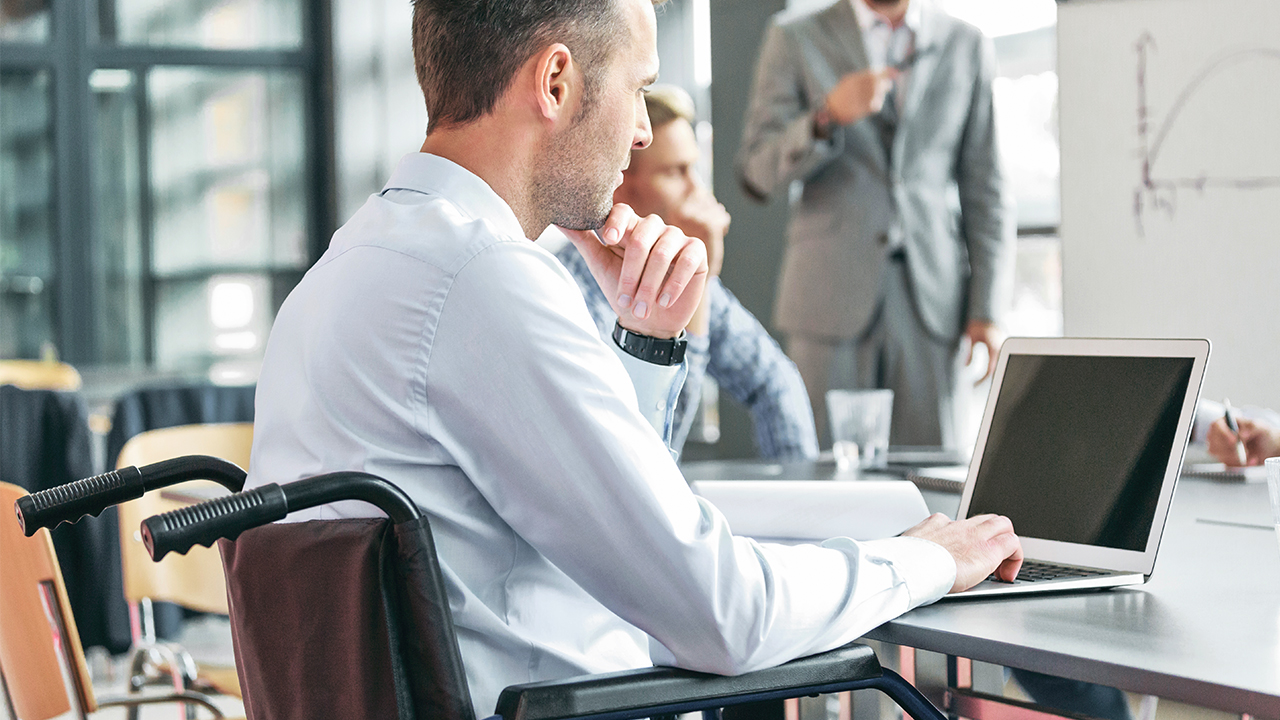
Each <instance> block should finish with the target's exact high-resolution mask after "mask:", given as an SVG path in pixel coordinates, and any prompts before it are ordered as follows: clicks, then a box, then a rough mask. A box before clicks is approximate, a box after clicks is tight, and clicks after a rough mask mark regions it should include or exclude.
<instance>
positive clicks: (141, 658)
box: [117, 423, 253, 697]
mask: <svg viewBox="0 0 1280 720" xmlns="http://www.w3.org/2000/svg"><path fill="white" fill-rule="evenodd" d="M252 445H253V424H252V423H222V424H209V425H183V426H179V427H171V428H163V429H160V430H150V431H148V432H144V433H141V434H139V435H135V436H134V437H133V438H131V439H130V440H129V441H128V442H127V443H125V445H124V447H123V448H122V449H121V451H120V457H119V460H118V461H117V467H126V466H129V465H135V466H138V467H142V466H144V465H150V464H151V463H155V462H159V461H161V460H168V459H171V458H175V457H181V456H183V455H196V454H199V455H212V456H214V457H218V458H222V459H224V460H227V461H229V462H232V463H235V464H236V465H239V466H240V467H242V468H246V469H247V468H248V466H249V450H250V448H251V446H252ZM226 492H227V491H226V489H225V488H223V487H221V486H220V485H218V484H217V483H214V482H211V481H208V480H195V481H191V482H186V483H179V484H177V485H174V486H172V487H170V488H166V489H164V490H161V491H152V492H149V493H147V494H146V495H143V496H142V497H141V498H139V499H137V500H131V501H129V502H126V503H123V504H121V505H120V506H118V512H119V514H120V555H121V561H122V565H123V570H124V595H125V599H126V600H127V601H128V603H129V615H130V625H131V630H132V632H133V642H134V650H133V653H134V656H133V657H134V662H133V666H134V667H133V672H134V677H135V679H136V680H137V682H138V683H142V682H144V680H143V679H142V678H143V676H144V675H145V673H144V669H145V666H146V665H147V664H148V662H149V661H150V660H154V659H156V658H154V657H152V656H153V655H154V653H153V652H152V651H153V650H154V649H155V648H158V647H161V646H160V645H159V644H158V643H157V641H156V634H155V628H154V624H153V622H152V620H151V603H152V602H153V601H165V602H171V603H175V604H177V605H181V606H183V607H186V608H191V609H193V610H200V611H202V612H210V613H218V614H222V615H226V614H228V608H227V590H226V580H225V578H224V576H223V572H222V560H221V558H220V557H219V556H218V553H217V551H215V550H211V549H209V548H196V549H195V550H194V551H192V552H190V553H187V554H186V555H185V556H182V555H174V556H171V557H168V558H165V559H164V560H163V561H161V562H159V563H153V562H152V561H151V558H150V557H149V556H148V555H147V551H146V548H144V547H143V545H142V539H141V536H140V535H139V534H138V526H139V524H140V523H141V522H142V520H143V519H145V518H148V517H150V516H152V515H158V514H160V513H164V512H169V511H171V510H176V509H178V508H181V507H184V506H186V505H189V504H191V502H193V501H196V502H198V501H199V500H202V499H206V498H208V497H213V496H218V495H225V494H226ZM172 649H173V650H174V654H175V655H176V656H177V660H178V662H179V663H181V664H182V668H180V669H181V670H183V671H184V672H185V673H186V674H188V675H192V674H194V675H195V676H196V677H198V678H199V680H201V681H203V683H204V684H205V685H207V686H209V687H210V688H211V689H213V690H216V691H217V692H219V693H222V694H227V695H235V696H236V697H239V696H240V685H239V681H238V679H237V677H236V671H235V668H234V667H217V666H210V665H202V666H199V667H196V666H195V665H194V664H193V663H191V662H190V659H189V658H190V656H189V655H185V654H184V653H183V652H182V651H181V650H180V649H179V648H176V647H175V648H172ZM171 670H172V668H171Z"/></svg>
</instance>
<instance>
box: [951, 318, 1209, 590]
mask: <svg viewBox="0 0 1280 720" xmlns="http://www.w3.org/2000/svg"><path fill="white" fill-rule="evenodd" d="M1208 359H1209V342H1208V341H1207V340H1119V339H1078V338H1011V339H1009V340H1008V341H1006V342H1005V344H1004V347H1003V348H1002V349H1001V351H1000V359H999V363H998V365H997V366H996V373H995V378H994V380H993V381H992V385H991V395H990V397H989V399H988V401H987V408H986V411H985V413H984V414H983V417H982V427H981V429H980V430H979V433H978V441H977V446H976V449H975V451H974V455H973V459H972V461H971V462H970V463H969V476H968V478H967V479H966V480H965V485H964V491H963V495H962V496H961V499H960V509H959V511H958V513H957V517H966V518H967V517H972V516H974V515H982V514H984V513H997V514H1000V515H1005V516H1007V517H1009V519H1010V520H1012V521H1013V527H1014V530H1015V531H1016V532H1017V533H1018V536H1019V538H1021V540H1022V549H1023V552H1024V554H1025V555H1026V562H1025V563H1024V565H1023V570H1022V572H1021V573H1020V574H1019V576H1018V580H1017V581H1016V582H1014V583H1008V582H1003V581H998V580H994V579H988V580H986V581H984V582H982V583H979V584H978V585H977V586H975V587H974V588H971V589H970V590H967V591H965V592H963V593H957V594H954V595H947V596H945V598H944V599H959V598H967V597H989V596H993V595H1005V594H1021V593H1035V592H1059V591H1066V590H1082V589H1089V588H1105V587H1117V586H1121V585H1136V584H1140V583H1143V582H1146V580H1147V578H1149V577H1150V576H1151V571H1152V569H1153V568H1154V567H1155V563H1156V550H1157V548H1159V546H1160V536H1161V534H1162V533H1163V531H1164V526H1165V520H1166V519H1167V517H1168V513H1169V505H1170V502H1171V501H1172V499H1173V490H1174V485H1175V484H1176V482H1177V479H1178V473H1179V470H1180V468H1181V465H1182V458H1183V455H1184V454H1185V451H1186V447H1187V440H1188V438H1189V437H1190V435H1191V426H1192V420H1193V416H1194V414H1195V407H1196V401H1197V399H1198V398H1199V395H1200V384H1201V380H1202V379H1203V378H1204V370H1205V364H1206V363H1207V362H1208Z"/></svg>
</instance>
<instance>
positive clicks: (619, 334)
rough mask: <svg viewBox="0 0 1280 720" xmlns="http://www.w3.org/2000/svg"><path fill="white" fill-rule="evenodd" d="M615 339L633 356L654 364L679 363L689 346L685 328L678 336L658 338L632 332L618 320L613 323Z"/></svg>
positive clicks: (682, 360)
mask: <svg viewBox="0 0 1280 720" xmlns="http://www.w3.org/2000/svg"><path fill="white" fill-rule="evenodd" d="M613 341H614V342H615V343H617V345H618V347H620V348H622V351H623V352H625V353H626V354H628V355H630V356H631V357H633V358H636V359H639V360H643V361H645V362H648V363H653V364H654V365H679V364H680V363H682V362H684V352H685V348H687V347H688V346H689V341H688V340H687V339H686V338H685V332H684V331H683V330H681V331H680V335H679V336H678V337H673V338H656V337H652V336H650V335H641V334H640V333H636V332H631V331H630V330H628V329H626V328H624V327H622V325H620V324H618V323H617V322H614V324H613Z"/></svg>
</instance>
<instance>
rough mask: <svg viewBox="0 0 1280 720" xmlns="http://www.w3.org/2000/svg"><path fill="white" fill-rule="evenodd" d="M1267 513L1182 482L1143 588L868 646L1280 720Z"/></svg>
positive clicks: (939, 508) (1257, 495) (899, 629)
mask: <svg viewBox="0 0 1280 720" xmlns="http://www.w3.org/2000/svg"><path fill="white" fill-rule="evenodd" d="M683 470H684V473H685V476H686V478H687V479H689V480H690V481H691V482H692V481H702V480H717V479H719V480H747V479H774V480H785V479H794V480H823V479H830V480H832V481H833V482H842V481H847V482H856V481H857V478H859V477H865V478H876V479H883V478H884V477H885V476H884V475H875V474H870V473H867V474H863V475H861V476H859V475H857V474H848V473H840V472H837V471H836V469H835V467H834V465H833V464H832V463H822V462H816V463H797V464H785V465H783V464H775V463H768V462H757V461H709V462H701V463H687V464H685V465H684V466H683ZM922 494H923V495H924V498H925V502H926V504H927V505H928V506H929V509H930V510H931V511H935V512H944V513H947V514H950V515H953V516H954V513H955V511H956V509H957V507H958V505H959V501H960V497H959V495H958V494H957V493H955V492H943V491H936V490H922ZM1270 513H1271V510H1270V505H1269V500H1268V497H1267V487H1266V482H1265V481H1264V482H1241V481H1223V480H1216V479H1202V478H1194V477H1184V478H1182V479H1181V480H1179V483H1178V486H1177V489H1176V490H1175V493H1174V499H1173V504H1172V506H1171V509H1170V515H1169V520H1168V523H1167V525H1166V527H1165V532H1164V535H1163V537H1162V539H1161V544H1160V549H1159V552H1158V554H1157V557H1156V566H1155V570H1154V572H1153V574H1152V575H1151V579H1150V581H1149V582H1147V583H1146V584H1144V585H1141V586H1135V587H1131V588H1119V589H1114V590H1106V591H1095V592H1082V593H1063V594H1057V595H1041V596H1035V597H1020V598H1003V599H998V600H964V601H945V602H939V603H936V604H934V605H930V606H926V607H921V608H916V609H915V610H912V611H911V612H909V613H907V614H905V615H903V616H901V617H899V618H898V619H896V620H893V621H891V622H888V623H885V624H884V625H882V626H880V627H878V628H876V629H875V630H873V631H872V632H870V633H868V634H867V636H866V637H867V638H868V639H871V640H877V641H880V642H882V643H888V644H891V645H896V646H901V647H905V648H915V649H919V650H926V651H930V652H933V653H940V654H942V655H945V656H947V657H948V662H949V663H950V668H951V670H950V678H949V679H950V681H951V683H952V684H953V685H954V684H955V681H956V677H955V676H956V672H955V668H956V664H955V663H956V661H955V660H954V658H967V659H970V660H976V661H980V662H986V663H993V664H997V665H1004V666H1008V667H1018V668H1024V669H1027V670H1033V671H1037V672H1043V673H1048V674H1053V675H1058V676H1062V677H1067V678H1072V679H1076V680H1085V681H1089V682H1096V683H1102V684H1106V685H1112V686H1115V687H1119V688H1121V689H1123V690H1128V691H1131V692H1136V693H1142V694H1146V695H1154V696H1157V697H1160V698H1169V699H1172V700H1176V701H1179V702H1185V703H1188V704H1192V705H1197V706H1200V707H1205V708H1211V709H1216V710H1225V711H1229V712H1234V713H1240V714H1246V715H1250V716H1253V717H1255V718H1270V719H1271V720H1276V719H1280V542H1277V540H1278V537H1277V532H1276V531H1275V530H1274V529H1273V526H1272V524H1271V523H1272V518H1271V514H1270ZM915 655H916V654H915V653H914V652H911V653H904V657H915ZM961 662H962V663H963V662H964V661H961ZM912 671H913V668H906V672H904V675H911V674H913V672H912ZM917 683H918V684H919V681H917ZM963 684H964V683H963V681H961V685H962V686H963ZM921 689H922V690H926V694H931V695H933V696H934V697H937V693H936V692H933V693H931V692H929V691H928V690H929V688H926V687H924V686H922V687H921ZM935 690H936V689H935ZM951 692H952V694H953V697H954V696H956V695H957V693H956V691H955V689H954V687H953V688H952V689H951ZM958 695H959V696H963V695H964V691H963V690H961V691H960V692H959V693H958Z"/></svg>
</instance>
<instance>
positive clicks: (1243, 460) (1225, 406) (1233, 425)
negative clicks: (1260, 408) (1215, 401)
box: [1222, 398, 1249, 465]
mask: <svg viewBox="0 0 1280 720" xmlns="http://www.w3.org/2000/svg"><path fill="white" fill-rule="evenodd" d="M1222 420H1223V422H1225V423H1226V424H1227V429H1228V430H1230V431H1231V434H1232V435H1234V436H1235V440H1236V460H1237V461H1238V462H1237V464H1239V465H1248V464H1249V456H1248V453H1246V452H1245V449H1244V439H1243V438H1241V437H1240V424H1239V423H1238V422H1236V417H1235V414H1234V413H1232V412H1231V401H1230V400H1228V399H1227V398H1222Z"/></svg>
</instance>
